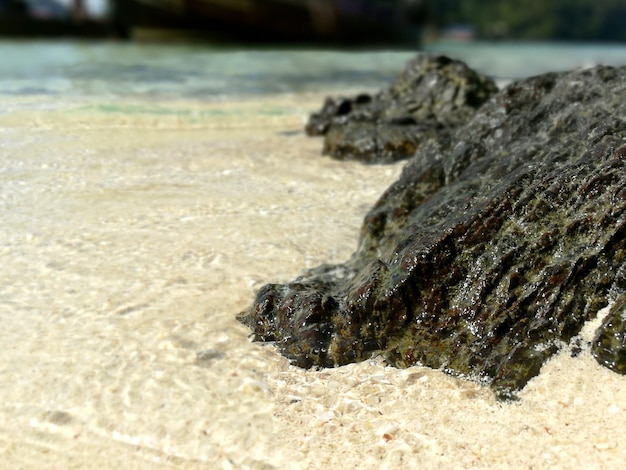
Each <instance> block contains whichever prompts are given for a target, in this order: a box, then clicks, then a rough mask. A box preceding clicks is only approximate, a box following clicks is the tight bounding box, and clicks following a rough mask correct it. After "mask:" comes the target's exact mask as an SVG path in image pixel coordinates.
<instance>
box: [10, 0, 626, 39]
mask: <svg viewBox="0 0 626 470" xmlns="http://www.w3.org/2000/svg"><path fill="white" fill-rule="evenodd" d="M625 24H626V2H624V1H623V0H551V1H549V2H547V1H545V0H524V1H511V0H0V36H5V37H6V36H11V37H16V36H21V37H30V36H32V37H55V36H56V37H102V38H119V39H131V40H133V39H134V40H142V39H143V40H146V39H152V40H161V41H168V40H173V39H181V38H187V39H202V40H207V41H213V42H224V43H229V42H235V43H254V44H268V43H269V44H305V45H313V46H316V45H321V44H331V45H340V46H345V45H352V46H363V47H375V46H385V47H391V46H393V47H406V48H411V47H416V46H418V45H420V44H422V43H424V42H426V43H428V42H431V41H437V40H441V39H442V38H443V39H451V40H458V41H472V40H481V39H482V40H503V39H520V40H543V41H545V40H575V41H610V42H619V41H624V40H626V27H625V26H624V25H625Z"/></svg>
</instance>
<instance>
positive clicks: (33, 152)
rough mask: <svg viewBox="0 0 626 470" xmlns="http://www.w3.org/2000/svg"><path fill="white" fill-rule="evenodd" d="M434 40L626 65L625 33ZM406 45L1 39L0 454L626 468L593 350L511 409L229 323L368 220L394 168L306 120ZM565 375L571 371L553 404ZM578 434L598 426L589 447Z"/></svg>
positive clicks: (332, 254)
mask: <svg viewBox="0 0 626 470" xmlns="http://www.w3.org/2000/svg"><path fill="white" fill-rule="evenodd" d="M431 49H433V50H437V51H440V52H445V53H449V54H451V55H453V56H455V57H460V58H465V59H466V60H467V61H468V62H469V63H470V64H471V65H473V66H474V67H477V68H479V69H481V70H483V71H485V72H487V73H490V74H493V75H495V76H497V77H498V78H502V79H510V78H512V77H518V76H523V75H529V74H534V73H539V72H541V71H544V70H546V69H547V68H551V69H565V68H571V67H575V66H588V65H591V64H592V63H595V62H605V63H611V64H620V63H626V47H622V46H619V47H618V46H614V47H613V46H595V45H576V46H565V45H552V44H543V45H536V44H535V45H523V44H504V43H500V44H474V45H465V44H438V45H433V46H432V47H431ZM410 56H411V54H408V53H405V52H403V53H398V52H389V53H383V52H372V53H366V52H361V53H358V54H351V53H343V52H328V51H326V52H313V51H291V52H290V51H253V52H245V51H223V50H211V49H207V48H204V47H199V46H146V47H144V46H137V45H132V44H130V45H128V44H116V43H111V44H90V43H70V42H65V43H64V42H60V43H50V44H47V43H36V42H35V43H6V42H4V43H0V57H2V60H0V213H2V222H3V223H2V229H0V262H2V267H3V269H2V275H1V277H0V323H1V325H2V328H0V344H2V345H3V355H2V360H1V361H0V381H1V382H2V384H3V386H2V387H1V388H0V423H1V424H0V454H1V456H2V461H3V462H5V463H7V465H9V466H11V467H13V468H15V467H18V466H22V467H31V468H72V467H73V468H103V467H108V468H112V467H121V468H137V467H140V468H157V467H161V468H203V467H204V468H274V467H276V468H287V467H286V465H287V466H288V467H289V468H298V467H302V468H320V467H329V466H342V467H345V468H353V466H355V465H358V466H359V468H379V467H380V462H383V463H385V464H387V465H388V466H390V467H394V466H395V468H397V467H398V466H399V465H403V464H407V462H408V463H409V464H411V465H412V466H416V465H417V464H420V465H424V466H426V467H429V466H431V467H433V468H436V467H442V466H443V467H451V466H459V465H460V466H470V465H472V464H473V463H474V464H475V463H476V456H479V457H480V459H479V460H481V462H482V463H484V464H485V465H487V466H489V464H491V466H492V467H493V466H499V467H502V466H503V465H504V466H506V464H507V463H509V464H511V463H513V464H514V465H513V466H517V467H524V466H528V467H530V466H542V465H543V466H552V467H554V466H556V467H558V466H559V465H560V466H561V467H567V466H568V465H567V464H568V462H570V460H568V459H572V458H574V459H578V464H581V465H582V464H584V463H585V462H587V463H591V464H593V463H594V462H598V461H599V460H601V461H603V462H605V463H607V467H611V466H615V465H611V463H613V464H614V463H615V462H621V461H623V457H624V456H625V455H626V452H624V449H622V450H621V451H620V448H619V442H617V443H616V442H614V441H613V440H611V439H610V436H611V435H612V436H617V437H616V439H618V438H619V436H620V435H622V434H623V432H622V431H623V429H625V428H626V423H620V422H616V420H615V417H614V415H615V414H616V413H617V412H618V411H620V410H623V409H626V402H624V400H623V399H622V398H621V397H623V393H617V392H615V390H616V387H617V389H618V390H619V387H621V386H623V383H622V382H619V379H618V378H616V377H617V376H615V374H612V373H609V372H607V371H606V370H604V369H601V370H597V371H596V374H597V375H596V376H595V377H600V378H599V379H597V378H596V379H595V380H587V379H586V377H588V376H589V373H590V372H589V370H591V371H592V372H593V371H594V370H595V369H593V367H594V364H595V363H594V362H593V360H592V359H591V358H590V356H589V357H588V356H585V354H582V356H583V357H582V358H579V359H577V361H578V362H576V366H574V369H572V368H571V366H568V367H570V369H568V372H567V380H564V379H563V376H559V375H558V368H559V367H561V366H559V365H558V364H562V363H556V362H555V364H557V365H555V366H554V367H553V372H552V374H553V375H552V376H551V375H550V373H549V372H546V373H545V374H544V375H543V376H542V377H540V378H539V380H538V381H535V382H534V385H533V384H531V385H529V387H528V391H527V392H525V393H526V394H525V395H524V400H525V401H524V405H523V406H519V407H508V408H503V407H501V406H499V405H497V404H495V402H494V401H493V399H492V397H491V396H490V395H489V394H488V393H483V391H481V390H480V389H479V387H478V386H477V385H475V384H471V383H469V382H462V381H455V380H453V379H451V378H449V377H445V376H443V375H442V374H439V373H437V372H435V371H428V370H421V369H411V370H406V371H397V370H393V369H391V370H390V369H389V368H385V367H383V366H382V365H381V364H380V363H376V362H374V363H363V364H360V365H354V366H349V367H346V368H340V369H337V370H331V371H320V372H316V371H301V370H297V369H294V368H292V367H290V366H289V365H288V364H287V363H286V361H285V360H284V359H283V358H281V357H280V356H279V355H278V354H276V352H275V351H274V350H273V349H272V348H268V347H261V346H259V345H255V344H251V343H250V342H249V341H248V337H247V335H248V331H247V329H246V328H244V327H242V326H241V325H239V324H238V323H237V322H236V321H235V319H234V316H235V314H236V313H238V312H240V311H241V310H242V309H244V308H245V307H246V306H248V305H249V304H250V302H251V301H252V298H253V296H254V292H255V290H256V289H258V288H259V287H260V286H261V285H263V284H264V283H266V282H272V281H277V282H280V281H285V280H289V279H291V278H293V277H294V276H295V275H297V274H298V272H300V271H301V270H302V269H303V268H306V267H312V266H316V265H318V264H320V263H324V262H335V261H337V262H339V261H342V260H344V259H345V258H346V257H347V256H349V255H350V253H351V251H352V250H353V249H354V248H355V246H356V240H357V234H358V230H359V225H360V221H361V219H362V217H363V214H364V213H365V211H366V210H367V208H368V207H369V206H370V205H371V204H372V203H373V202H374V201H375V200H376V199H377V197H378V195H379V194H380V193H381V192H382V191H383V190H384V188H385V187H386V186H388V185H389V184H390V182H392V181H393V180H394V179H395V178H396V177H397V176H398V174H399V172H400V171H401V164H399V165H393V166H389V167H384V168H381V167H372V166H370V167H366V166H363V165H359V164H357V163H341V162H335V161H332V160H330V159H327V158H322V157H320V156H319V151H320V147H321V143H320V142H319V140H316V139H307V138H306V137H304V136H303V135H302V133H301V128H302V123H303V120H304V119H305V117H306V115H307V113H309V112H311V111H313V110H315V109H316V108H317V107H318V106H319V104H320V102H321V100H322V98H323V96H324V94H325V93H326V92H338V91H348V90H356V89H376V88H377V87H380V86H384V85H385V84H386V83H387V82H388V81H389V80H390V79H391V78H392V77H393V76H394V75H395V74H396V73H397V72H398V71H399V69H400V68H401V66H402V64H403V63H404V62H405V61H406V60H408V58H409V57H410ZM585 361H587V362H585ZM581 364H582V365H584V367H588V368H589V369H584V368H583V366H582V365H581ZM575 367H580V371H578V372H576V369H575ZM555 368H556V372H554V369H555ZM577 374H578V375H577ZM603 374H605V375H603ZM614 376H615V377H614ZM550 377H554V378H553V379H550ZM542 380H543V382H542ZM550 380H553V381H554V382H556V383H557V385H558V384H562V385H558V386H559V393H560V395H559V396H558V397H557V398H554V399H552V398H550V400H546V399H545V395H542V393H544V392H543V390H544V389H551V388H554V387H555V386H554V383H553V382H550ZM611 381H612V382H611ZM594 387H595V388H594ZM587 395H589V396H592V397H593V400H589V399H588V398H585V399H587V400H588V401H587V402H585V401H584V400H583V399H582V398H581V396H584V397H587ZM616 400H617V401H616ZM620 400H621V401H620ZM592 404H593V406H597V407H599V408H597V409H595V408H593V406H591V405H592ZM457 405H458V406H457ZM543 410H547V411H545V414H543V415H542V414H541V413H542V412H543ZM616 410H617V411H616ZM537 413H539V415H537ZM581 413H582V414H581ZM584 413H588V414H587V415H585V414H584ZM478 415H480V416H482V417H484V420H483V421H484V422H483V423H482V424H483V427H481V428H479V429H477V428H476V426H475V417H476V416H478ZM531 416H532V418H531ZM535 416H537V417H535ZM618 416H619V415H618ZM557 417H558V418H559V419H561V421H558V419H557ZM598 417H601V418H602V419H598ZM605 418H606V419H605ZM555 420H556V421H555ZM603 420H604V421H603ZM611 426H613V427H612V428H611ZM598 427H600V428H601V429H602V430H603V432H597V428H598ZM544 429H551V430H553V431H554V432H553V431H551V433H553V434H554V435H555V436H556V437H552V435H550V436H549V435H548V434H546V431H544ZM606 429H613V432H612V433H611V432H608V431H607V434H608V435H609V436H608V437H607V436H606V435H605V434H604V432H605V431H604V430H606ZM468 430H471V432H469V433H468ZM585 430H592V431H589V432H590V434H591V437H589V438H588V439H580V438H579V435H580V434H581V433H582V432H585ZM470 435H471V436H470ZM388 436H393V439H391V440H389V439H388ZM468 436H469V437H468ZM488 444H489V445H488ZM490 446H491V447H490ZM503 446H504V447H506V446H508V448H509V451H508V453H507V452H504V453H503V452H502V448H503ZM596 446H597V447H596ZM510 449H527V451H526V457H525V460H524V459H522V460H519V459H518V460H510V458H509V457H507V456H508V455H511V451H510ZM528 449H529V450H528ZM559 449H560V450H559ZM603 452H604V453H603ZM607 452H608V455H607ZM546 456H547V457H546ZM516 458H517V457H516ZM507 459H509V460H507ZM570 466H571V465H570ZM583 466H584V465H583Z"/></svg>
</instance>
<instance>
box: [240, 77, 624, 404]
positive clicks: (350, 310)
mask: <svg viewBox="0 0 626 470" xmlns="http://www.w3.org/2000/svg"><path fill="white" fill-rule="evenodd" d="M625 234H626V67H625V68H611V67H597V68H593V69H587V70H577V71H573V72H569V73H550V74H546V75H541V76H537V77H533V78H529V79H525V80H522V81H519V82H516V83H513V84H511V85H509V86H508V87H506V88H505V89H503V90H502V91H501V92H500V93H498V94H497V95H496V96H495V97H493V98H492V99H491V100H490V101H489V102H487V103H486V104H484V105H483V106H482V108H481V110H480V111H479V112H478V113H476V114H475V115H474V117H473V118H472V119H471V120H470V121H469V122H468V123H467V124H466V125H464V126H462V127H459V128H458V129H457V131H456V132H454V133H453V134H452V135H451V144H450V145H448V144H447V143H446V144H442V142H441V141H440V140H437V139H431V140H429V141H427V142H425V143H423V144H422V145H421V146H420V147H419V149H418V151H417V153H416V154H415V156H414V157H413V158H412V159H411V160H410V161H409V162H408V163H407V165H406V167H405V168H404V171H403V173H402V175H401V176H400V178H399V180H398V181H397V182H395V183H394V184H393V185H392V186H391V187H390V188H389V189H388V190H387V191H386V192H385V193H384V194H383V196H382V197H381V199H380V200H379V201H378V203H377V204H376V205H375V206H374V207H373V208H372V209H371V210H370V212H369V213H368V214H367V216H366V218H365V222H364V225H363V228H362V231H361V237H360V243H359V248H358V250H357V252H356V253H355V254H354V255H353V256H352V258H351V259H350V260H348V261H347V262H346V263H345V264H342V265H337V266H321V267H319V268H316V269H313V270H311V271H309V272H306V273H305V274H304V275H303V276H301V277H299V278H298V279H296V280H295V281H293V282H292V283H290V284H286V285H267V286H265V287H263V288H262V289H261V290H260V291H259V292H258V294H257V298H256V301H255V303H254V305H253V306H252V307H251V308H250V309H249V311H247V312H245V313H244V314H243V315H242V316H241V317H240V319H241V321H243V322H244V323H246V324H247V325H249V326H250V327H251V328H252V329H253V331H254V338H255V339H256V340H259V341H275V342H276V344H277V345H278V347H279V349H280V351H281V352H282V353H283V354H284V355H285V356H287V357H288V358H289V359H291V360H292V362H293V363H294V364H297V365H299V366H301V367H311V366H322V367H332V366H336V365H341V364H346V363H350V362H355V361H360V360H363V359H365V358H368V357H370V356H371V355H373V354H377V353H380V354H383V355H384V357H385V358H386V359H387V361H388V362H389V363H391V364H393V365H396V366H398V367H406V366H410V365H413V364H422V365H426V366H430V367H434V368H441V369H443V370H445V371H448V372H449V373H453V374H457V375H461V376H467V377H473V378H475V379H478V380H481V381H483V382H485V383H488V384H490V385H491V386H492V387H493V388H494V390H495V391H496V392H497V394H498V395H499V396H500V397H503V398H506V397H511V396H513V395H514V392H515V391H516V390H519V389H521V388H522V387H524V385H525V384H526V383H527V382H528V380H529V379H530V378H532V377H533V376H535V375H536V374H538V372H539V369H540V368H541V366H542V364H543V363H544V361H546V359H548V358H549V357H550V356H552V355H553V354H554V353H555V352H557V351H558V350H559V349H560V348H562V347H563V346H564V345H567V344H568V343H570V342H571V341H572V340H575V339H576V335H577V334H578V332H579V330H580V328H581V327H582V325H583V323H584V322H585V321H587V320H589V319H591V318H593V317H594V316H595V315H596V313H597V311H598V310H599V309H600V308H602V307H604V306H606V305H607V304H608V303H609V302H610V301H612V300H616V299H618V298H622V297H620V296H621V294H622V293H623V292H624V291H625V290H626V268H625V266H626V265H625V263H624V261H625V257H626V238H625ZM624 305H626V301H624V300H621V302H617V303H616V306H615V307H614V308H613V310H612V312H611V314H610V315H609V317H608V318H607V321H606V322H605V323H604V325H603V326H602V327H601V328H600V330H599V332H598V338H597V339H596V341H595V342H594V354H595V355H596V357H597V358H598V360H599V362H600V363H602V364H604V365H607V366H609V367H611V368H613V369H614V370H617V371H619V372H624V370H626V368H625V365H626V362H625V359H624V356H625V352H624V351H625V349H624V341H625V339H624V338H625V336H626V335H625V329H626V325H625V323H626V322H625V320H624V317H623V311H624Z"/></svg>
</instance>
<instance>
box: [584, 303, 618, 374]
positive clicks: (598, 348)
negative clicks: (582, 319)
mask: <svg viewBox="0 0 626 470" xmlns="http://www.w3.org/2000/svg"><path fill="white" fill-rule="evenodd" d="M591 352H592V353H593V355H594V357H595V358H596V360H597V361H598V362H599V363H600V364H602V365H603V366H606V367H608V368H609V369H611V370H614V371H615V372H617V373H619V374H626V295H624V294H622V295H621V296H620V297H619V299H618V300H617V302H615V304H613V305H612V306H611V309H610V311H609V314H608V315H607V316H606V318H605V319H604V321H603V322H602V326H601V327H600V328H599V329H598V331H597V332H596V338H595V340H594V342H593V345H592V347H591Z"/></svg>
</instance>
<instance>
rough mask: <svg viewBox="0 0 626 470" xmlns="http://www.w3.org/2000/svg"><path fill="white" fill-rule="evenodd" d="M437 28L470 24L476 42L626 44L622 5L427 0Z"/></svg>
mask: <svg viewBox="0 0 626 470" xmlns="http://www.w3.org/2000/svg"><path fill="white" fill-rule="evenodd" d="M429 10H430V13H431V19H432V20H434V21H435V23H436V24H437V25H438V26H446V25H451V24H456V23H465V24H471V25H473V26H474V27H475V28H476V32H477V33H478V36H479V37H484V38H497V37H510V38H519V39H566V40H585V41H593V40H598V41H626V27H625V26H624V25H625V24H626V2H624V0H550V1H546V0H516V1H513V0H429Z"/></svg>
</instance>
